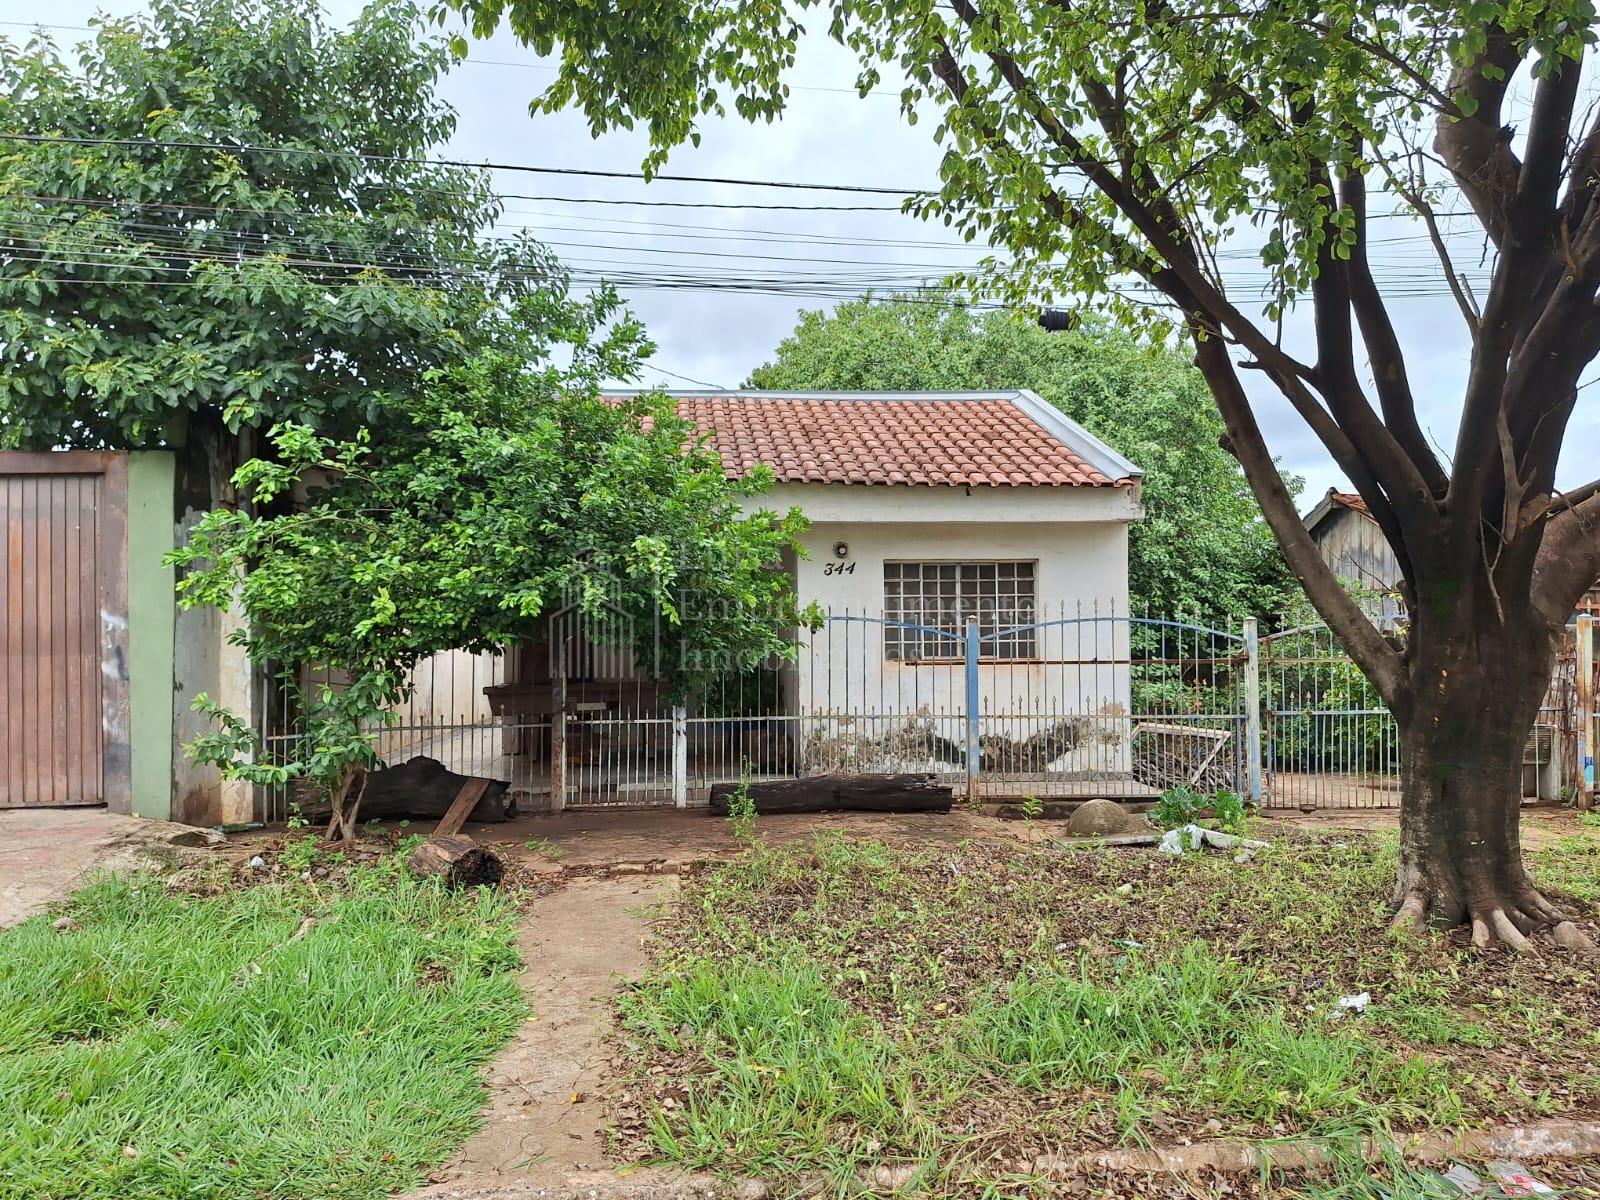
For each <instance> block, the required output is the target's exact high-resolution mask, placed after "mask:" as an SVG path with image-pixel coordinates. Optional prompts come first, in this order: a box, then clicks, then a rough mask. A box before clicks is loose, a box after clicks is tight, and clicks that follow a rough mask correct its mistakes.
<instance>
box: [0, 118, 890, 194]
mask: <svg viewBox="0 0 1600 1200" xmlns="http://www.w3.org/2000/svg"><path fill="white" fill-rule="evenodd" d="M0 138H4V139H6V140H7V141H13V142H30V143H34V144H37V145H67V146H127V147H136V148H139V149H155V150H220V151H222V152H224V153H227V154H304V155H310V156H312V157H318V156H320V157H323V158H353V159H358V160H360V161H362V162H377V163H403V164H405V165H407V166H415V167H454V168H464V169H468V170H474V171H517V172H522V173H525V174H532V175H572V176H583V177H587V178H593V179H642V180H644V181H646V182H655V181H658V180H659V181H662V182H669V183H714V184H723V185H727V186H731V187H760V188H787V189H793V190H796V191H808V192H853V193H864V194H868V195H875V196H915V195H918V194H919V191H920V190H919V189H916V188H896V187H874V186H868V185H865V184H858V183H801V182H797V181H794V180H782V179H735V178H731V177H726V176H720V175H667V174H656V175H646V174H645V173H644V172H643V171H604V170H600V169H599V168H596V167H540V166H534V165H532V164H530V163H497V162H472V161H470V160H468V159H459V158H406V157H402V156H400V155H396V154H362V153H361V152H359V151H357V150H325V149H321V148H318V147H315V146H256V145H250V144H247V143H235V142H195V141H177V140H166V139H161V138H101V137H69V136H66V135H64V134H46V133H0ZM397 186H401V187H404V186H405V185H404V184H399V185H397Z"/></svg>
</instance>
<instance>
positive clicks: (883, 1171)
mask: <svg viewBox="0 0 1600 1200" xmlns="http://www.w3.org/2000/svg"><path fill="white" fill-rule="evenodd" d="M1352 1151H1354V1152H1356V1153H1359V1154H1360V1155H1361V1157H1362V1158H1363V1159H1365V1160H1366V1161H1368V1162H1372V1161H1376V1160H1377V1159H1380V1158H1383V1157H1385V1156H1387V1155H1390V1154H1399V1155H1400V1156H1402V1157H1404V1158H1406V1159H1408V1160H1410V1161H1413V1162H1426V1163H1433V1162H1440V1161H1444V1160H1448V1159H1455V1158H1470V1159H1485V1158H1509V1159H1515V1160H1517V1161H1523V1162H1526V1161H1532V1160H1538V1159H1548V1158H1587V1157H1590V1156H1600V1121H1574V1120H1550V1121H1536V1122H1534V1123H1533V1124H1531V1125H1501V1126H1497V1127H1495V1128H1492V1129H1474V1130H1467V1131H1465V1132H1461V1133H1420V1134H1411V1135H1407V1136H1403V1137H1376V1136H1374V1137H1364V1138H1361V1139H1360V1140H1359V1141H1358V1142H1356V1143H1355V1144H1353V1145H1352V1144H1350V1143H1336V1142H1329V1141H1326V1140H1324V1139H1320V1138H1286V1139H1284V1140H1283V1141H1277V1142H1245V1141H1218V1142H1195V1143H1193V1144H1191V1145H1188V1146H1155V1147H1151V1148H1148V1149H1143V1150H1091V1151H1087V1152H1085V1153H1082V1154H1049V1155H1041V1156H1040V1157H1038V1158H1036V1159H1034V1160H1033V1162H1032V1163H1031V1164H1029V1163H1020V1164H1017V1165H1015V1166H1014V1167H1012V1168H1010V1173H1015V1174H1031V1175H1036V1176H1039V1177H1041V1178H1044V1179H1048V1180H1050V1181H1051V1182H1055V1183H1063V1182H1067V1181H1069V1180H1073V1179H1078V1178H1081V1177H1082V1176H1085V1175H1097V1174H1099V1175H1104V1174H1112V1175H1156V1174H1168V1175H1187V1174H1194V1173H1196V1172H1199V1171H1215V1172H1218V1173H1220V1174H1224V1175H1239V1174H1255V1173H1257V1172H1259V1171H1261V1170H1263V1169H1267V1168H1273V1169H1277V1170H1281V1171H1314V1170H1317V1169H1318V1168H1320V1167H1325V1166H1327V1165H1328V1163H1329V1162H1331V1161H1332V1160H1333V1159H1334V1157H1335V1155H1336V1154H1349V1153H1351V1152H1352ZM926 1168H927V1164H925V1163H906V1164H899V1165H895V1166H883V1167H878V1168H876V1169H874V1170H872V1171H868V1172H865V1173H864V1174H863V1175H862V1176H861V1179H860V1183H861V1185H862V1187H864V1188H868V1189H874V1190H879V1191H894V1190H897V1189H901V1188H904V1187H907V1186H908V1185H910V1184H911V1183H912V1182H913V1181H914V1180H915V1179H916V1177H917V1176H918V1175H919V1174H920V1173H921V1172H923V1171H924V1170H925V1169H926ZM639 1176H640V1177H639V1178H636V1179H629V1178H626V1177H624V1176H619V1175H617V1174H615V1173H614V1172H609V1171H596V1172H587V1173H584V1174H576V1175H569V1176H567V1177H566V1178H565V1179H562V1180H560V1181H556V1182H549V1183H534V1182H531V1181H528V1182H524V1181H514V1182H513V1181H499V1180H493V1181H491V1180H486V1179H478V1180H470V1179H467V1180H460V1181H458V1182H455V1183H446V1184H435V1185H434V1186H433V1187H429V1188H425V1189H423V1190H422V1191H420V1192H415V1193H412V1194H411V1195H410V1196H409V1197H408V1200H730V1198H731V1200H767V1198H768V1197H774V1196H782V1195H785V1194H789V1193H786V1192H782V1191H779V1190H778V1189H776V1188H774V1187H773V1185H771V1184H770V1183H767V1182H765V1181H762V1180H754V1179H748V1180H745V1181H743V1182H742V1183H737V1184H732V1183H725V1182H723V1181H722V1180H719V1179H716V1178H714V1177H712V1176H708V1175H666V1176H662V1175H659V1174H657V1173H655V1172H648V1171H643V1172H640V1173H639ZM804 1190H806V1189H804V1188H801V1187H797V1188H795V1189H794V1191H796V1192H798V1191H804Z"/></svg>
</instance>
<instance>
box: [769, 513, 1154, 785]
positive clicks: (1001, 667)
mask: <svg viewBox="0 0 1600 1200" xmlns="http://www.w3.org/2000/svg"><path fill="white" fill-rule="evenodd" d="M812 490H814V491H817V492H820V493H822V494H821V495H819V496H817V497H816V498H815V499H812V498H810V497H808V496H806V495H805V494H804V492H803V491H802V494H801V495H800V496H798V497H795V498H796V499H797V500H800V501H802V503H800V505H799V506H800V507H801V508H802V510H803V511H805V512H806V513H807V514H808V516H810V517H811V519H812V524H811V526H810V528H809V529H808V531H807V532H806V534H805V535H804V537H803V538H802V539H801V540H802V545H803V546H804V548H805V550H806V552H807V555H808V557H804V558H801V559H800V560H799V561H798V562H797V563H796V567H795V575H796V588H797V591H798V594H799V599H800V601H801V603H802V604H805V603H808V602H811V601H815V602H817V604H818V605H819V606H820V607H822V608H823V609H825V610H826V611H827V612H828V613H829V614H830V619H829V620H828V622H827V624H826V625H825V626H824V627H823V628H822V629H820V630H818V631H816V632H814V633H802V634H801V639H802V642H803V645H802V646H801V649H800V652H799V657H798V659H797V661H796V662H795V664H794V666H793V668H792V669H791V670H790V671H789V672H787V678H786V687H787V689H788V690H789V700H790V711H792V712H797V713H799V714H801V715H802V721H801V726H802V727H801V730H800V734H801V737H802V739H807V738H809V739H813V740H814V739H817V738H834V737H842V736H846V735H849V736H866V737H873V738H881V737H884V736H885V735H888V734H890V733H892V732H893V731H894V730H895V728H897V727H904V726H905V725H906V724H907V722H908V721H909V720H911V719H913V718H915V719H917V720H919V721H920V723H922V724H923V725H925V726H927V727H929V728H931V729H932V730H933V731H934V732H936V733H937V734H938V735H939V736H941V737H944V738H946V739H947V740H949V741H951V742H953V743H956V744H960V743H961V741H962V739H963V738H964V736H965V725H964V714H965V713H966V710H967V697H966V690H965V689H966V683H965V669H964V664H963V662H962V656H963V648H962V647H961V646H960V645H954V644H953V645H952V646H951V651H950V652H951V655H952V661H948V662H945V661H940V662H933V661H923V662H898V661H892V660H889V659H887V657H886V655H885V651H884V631H883V626H882V625H881V623H880V622H879V621H877V620H875V619H874V618H879V617H881V616H882V613H883V609H884V563H885V562H886V561H891V560H912V561H930V562H931V561H968V562H985V561H1007V560H1026V561H1033V562H1035V563H1037V569H1036V581H1037V582H1036V598H1037V604H1038V612H1037V616H1036V619H1037V620H1040V621H1045V622H1048V623H1049V624H1048V625H1047V626H1046V627H1045V628H1043V629H1041V630H1040V631H1039V632H1038V635H1037V636H1038V644H1037V647H1036V657H1035V659H1034V660H1033V661H1026V662H1024V661H1012V662H985V663H983V664H982V665H980V667H979V692H980V695H979V703H980V710H981V712H982V713H983V714H984V730H985V732H986V733H995V734H1000V735H1003V736H1005V737H1008V738H1011V739H1014V740H1016V739H1022V738H1026V737H1029V736H1032V735H1033V734H1035V733H1037V732H1039V731H1041V730H1043V729H1045V728H1047V727H1050V726H1052V725H1054V724H1056V723H1057V722H1058V721H1059V720H1060V719H1062V718H1065V717H1072V718H1078V717H1085V716H1090V717H1092V716H1095V715H1097V714H1098V716H1099V717H1100V718H1103V719H1102V720H1101V721H1099V722H1097V725H1098V726H1099V727H1100V731H1101V736H1098V737H1095V738H1090V739H1085V740H1084V742H1083V744H1082V746H1081V748H1080V750H1079V751H1077V752H1075V757H1074V760H1073V761H1065V762H1063V763H1061V764H1060V766H1061V767H1062V768H1063V769H1067V770H1072V769H1090V768H1093V769H1106V770H1121V769H1125V759H1126V753H1127V750H1126V735H1127V713H1128V711H1129V708H1130V683H1129V671H1128V667H1127V666H1126V659H1127V657H1128V647H1127V641H1128V626H1127V623H1126V621H1125V620H1119V619H1112V618H1114V617H1115V618H1126V617H1127V615H1128V519H1130V517H1129V514H1134V513H1137V512H1138V501H1137V496H1136V495H1129V494H1128V493H1129V491H1130V490H1131V489H1119V490H1118V491H1117V492H1113V491H1112V490H1111V489H1094V490H1090V489H1072V490H1071V492H1068V491H1067V490H1066V489H1037V492H1038V493H1040V494H1029V493H1030V492H1032V491H1034V490H1033V489H1027V490H1024V489H1008V490H1006V491H1000V490H998V489H997V490H995V491H993V492H987V493H980V494H979V495H977V496H973V495H964V494H962V490H961V489H938V490H931V489H930V490H929V491H925V492H921V493H920V494H919V493H918V492H916V491H914V490H913V489H888V488H856V489H838V490H836V489H831V488H818V489H812ZM844 490H848V491H849V492H852V493H855V494H847V495H841V494H839V492H840V491H844ZM1016 491H1020V492H1022V494H1021V495H1017V494H1008V492H1016ZM775 498H776V499H785V498H786V497H781V496H779V497H774V496H772V495H770V494H769V496H768V499H769V501H770V500H772V499H775ZM773 507H776V505H774V506H773ZM841 518H850V519H841ZM840 542H842V543H844V544H845V545H846V546H847V547H848V553H847V554H846V555H845V556H844V557H840V556H838V555H837V554H836V553H835V544H836V543H840ZM862 618H868V619H867V620H862ZM1091 658H1092V659H1098V660H1101V662H1100V663H1099V664H1098V665H1086V664H1083V663H1080V662H1078V661H1075V660H1082V659H1091ZM1111 660H1122V661H1121V662H1116V663H1114V662H1113V661H1111ZM869 714H870V715H869Z"/></svg>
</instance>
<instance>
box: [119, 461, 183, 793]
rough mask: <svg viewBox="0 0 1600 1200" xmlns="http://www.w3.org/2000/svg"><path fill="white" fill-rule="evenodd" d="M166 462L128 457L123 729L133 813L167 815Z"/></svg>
mask: <svg viewBox="0 0 1600 1200" xmlns="http://www.w3.org/2000/svg"><path fill="white" fill-rule="evenodd" d="M173 478H174V464H173V457H172V454H171V453H170V452H168V451H164V450H152V451H139V452H136V453H133V454H130V455H129V456H128V668H129V669H128V675H129V679H128V689H129V714H128V734H129V745H130V747H131V755H130V758H131V767H132V775H133V812H134V815H135V816H140V817H154V818H157V819H159V820H163V821H164V820H167V819H168V818H170V817H171V816H172V798H173V789H172V759H173V753H174V746H173V737H172V729H173V688H172V664H173V636H174V614H175V610H176V604H175V597H174V595H173V573H172V568H171V567H168V566H164V565H163V564H162V562H161V558H162V556H163V555H164V554H166V553H167V552H168V551H170V550H171V549H172V548H173V538H174V532H175V531H174V529H173V524H172V498H173Z"/></svg>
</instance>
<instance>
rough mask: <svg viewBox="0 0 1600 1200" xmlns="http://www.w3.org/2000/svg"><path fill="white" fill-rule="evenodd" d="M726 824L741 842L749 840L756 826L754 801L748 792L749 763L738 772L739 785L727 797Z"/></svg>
mask: <svg viewBox="0 0 1600 1200" xmlns="http://www.w3.org/2000/svg"><path fill="white" fill-rule="evenodd" d="M728 825H729V826H730V827H731V828H732V829H733V836H734V837H736V838H738V839H739V840H740V841H741V842H747V841H749V840H750V836H751V835H752V834H753V833H754V832H755V826H756V801H755V797H754V796H752V795H751V794H750V764H749V763H745V765H744V767H743V769H742V770H741V771H740V772H739V786H738V787H737V788H735V789H734V790H733V793H732V794H731V795H730V796H729V797H728Z"/></svg>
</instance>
